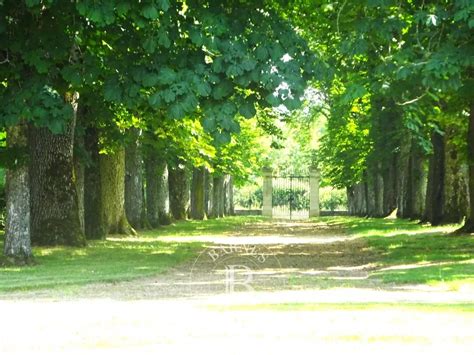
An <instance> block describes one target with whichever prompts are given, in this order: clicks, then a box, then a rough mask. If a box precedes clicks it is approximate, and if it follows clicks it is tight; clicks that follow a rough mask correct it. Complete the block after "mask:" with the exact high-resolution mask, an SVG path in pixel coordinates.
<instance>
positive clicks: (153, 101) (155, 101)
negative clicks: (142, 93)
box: [148, 92, 161, 108]
mask: <svg viewBox="0 0 474 355" xmlns="http://www.w3.org/2000/svg"><path fill="white" fill-rule="evenodd" d="M148 103H149V104H150V105H151V106H152V107H153V108H158V107H160V106H161V95H160V93H159V92H155V93H154V94H153V95H151V96H150V97H149V98H148Z"/></svg>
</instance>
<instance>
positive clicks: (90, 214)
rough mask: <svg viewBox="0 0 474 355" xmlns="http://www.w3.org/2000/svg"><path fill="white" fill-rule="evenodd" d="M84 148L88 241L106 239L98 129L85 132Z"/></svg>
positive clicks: (85, 213) (85, 207)
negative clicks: (85, 158)
mask: <svg viewBox="0 0 474 355" xmlns="http://www.w3.org/2000/svg"><path fill="white" fill-rule="evenodd" d="M84 147H85V150H86V152H87V154H88V158H89V159H88V164H87V165H86V166H85V168H84V229H85V234H86V238H87V239H104V238H105V237H106V236H107V230H108V226H107V223H106V221H105V218H104V217H105V215H104V213H103V208H102V183H101V177H100V176H101V174H100V160H99V159H100V157H99V133H98V131H97V129H96V128H92V127H91V128H88V129H87V130H86V132H85V137H84Z"/></svg>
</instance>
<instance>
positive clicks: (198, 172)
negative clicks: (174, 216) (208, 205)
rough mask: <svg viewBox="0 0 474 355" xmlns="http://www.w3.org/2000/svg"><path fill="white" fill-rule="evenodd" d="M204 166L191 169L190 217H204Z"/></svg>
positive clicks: (201, 218) (200, 218) (199, 218)
mask: <svg viewBox="0 0 474 355" xmlns="http://www.w3.org/2000/svg"><path fill="white" fill-rule="evenodd" d="M205 171H206V168H205V167H203V166H202V167H199V168H194V169H193V180H192V184H191V218H192V219H198V220H203V219H204V218H205V217H206V212H205V199H204V183H205V181H204V180H205Z"/></svg>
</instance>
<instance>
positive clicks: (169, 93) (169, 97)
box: [162, 89, 176, 104]
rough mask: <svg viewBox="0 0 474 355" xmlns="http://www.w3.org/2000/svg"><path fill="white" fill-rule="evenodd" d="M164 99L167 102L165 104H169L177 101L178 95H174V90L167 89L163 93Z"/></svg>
mask: <svg viewBox="0 0 474 355" xmlns="http://www.w3.org/2000/svg"><path fill="white" fill-rule="evenodd" d="M162 97H163V100H165V102H166V103H167V104H169V103H171V102H173V101H174V100H175V99H176V94H175V93H174V91H173V90H171V89H167V90H165V91H163V94H162Z"/></svg>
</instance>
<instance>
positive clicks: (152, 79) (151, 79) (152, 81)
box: [142, 73, 160, 88]
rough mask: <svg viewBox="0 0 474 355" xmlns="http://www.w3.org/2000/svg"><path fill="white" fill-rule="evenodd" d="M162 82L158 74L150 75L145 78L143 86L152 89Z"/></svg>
mask: <svg viewBox="0 0 474 355" xmlns="http://www.w3.org/2000/svg"><path fill="white" fill-rule="evenodd" d="M159 81H160V76H159V75H158V74H156V73H148V75H145V76H144V77H143V81H142V82H143V86H145V87H147V88H150V87H153V86H155V85H157V84H158V83H159Z"/></svg>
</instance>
